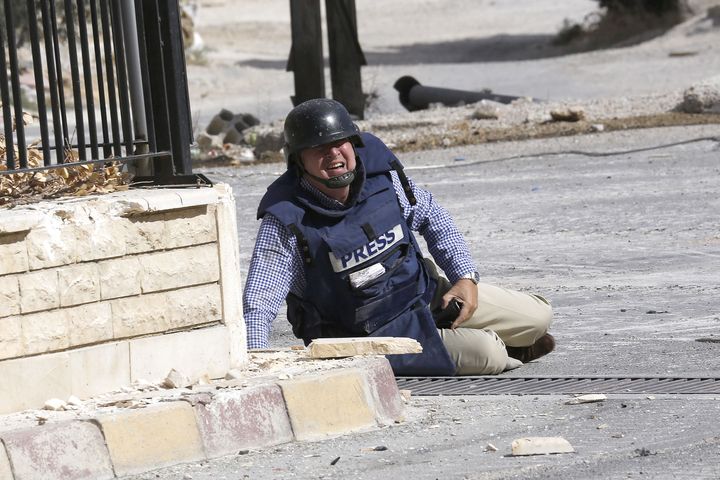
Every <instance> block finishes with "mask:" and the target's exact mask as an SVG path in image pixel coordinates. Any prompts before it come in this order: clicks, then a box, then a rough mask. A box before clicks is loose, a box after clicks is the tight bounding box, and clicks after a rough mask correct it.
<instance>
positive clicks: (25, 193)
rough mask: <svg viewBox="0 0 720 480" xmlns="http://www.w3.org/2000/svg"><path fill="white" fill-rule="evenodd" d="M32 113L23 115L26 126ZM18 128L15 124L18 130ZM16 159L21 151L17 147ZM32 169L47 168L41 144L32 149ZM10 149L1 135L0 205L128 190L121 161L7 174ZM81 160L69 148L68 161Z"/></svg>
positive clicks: (30, 121)
mask: <svg viewBox="0 0 720 480" xmlns="http://www.w3.org/2000/svg"><path fill="white" fill-rule="evenodd" d="M32 121H33V118H32V116H31V115H29V114H25V115H23V123H24V124H25V125H28V124H30V123H32ZM14 127H15V125H13V129H14ZM13 151H14V152H15V154H14V158H16V159H17V158H18V148H17V146H16V145H13ZM27 153H28V169H37V168H42V167H43V164H44V162H43V154H42V150H41V149H40V147H38V142H34V143H33V144H31V145H30V146H29V147H28V149H27ZM6 154H7V147H6V143H5V136H4V135H0V206H12V205H19V204H25V203H33V202H37V201H39V200H43V199H47V198H55V197H59V196H83V195H89V194H92V193H109V192H114V191H118V190H125V189H127V188H128V187H127V184H128V176H127V174H126V173H124V172H122V170H121V165H120V163H118V162H112V161H109V162H106V163H104V164H99V165H92V164H91V165H73V166H67V167H62V166H56V167H53V168H49V169H43V170H39V171H27V172H17V173H3V172H4V171H7V165H6V161H7V155H6ZM76 161H78V158H77V152H76V151H74V150H70V149H67V150H66V151H65V162H76Z"/></svg>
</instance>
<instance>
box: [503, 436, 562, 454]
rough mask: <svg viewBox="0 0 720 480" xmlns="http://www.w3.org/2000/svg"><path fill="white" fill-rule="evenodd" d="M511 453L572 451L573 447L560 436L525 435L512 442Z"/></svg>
mask: <svg viewBox="0 0 720 480" xmlns="http://www.w3.org/2000/svg"><path fill="white" fill-rule="evenodd" d="M511 448H512V455H513V456H516V457H517V456H524V455H547V454H550V453H572V452H574V451H575V449H574V448H573V447H572V445H570V442H568V441H567V440H565V439H564V438H562V437H525V438H518V439H516V440H513V442H512V446H511Z"/></svg>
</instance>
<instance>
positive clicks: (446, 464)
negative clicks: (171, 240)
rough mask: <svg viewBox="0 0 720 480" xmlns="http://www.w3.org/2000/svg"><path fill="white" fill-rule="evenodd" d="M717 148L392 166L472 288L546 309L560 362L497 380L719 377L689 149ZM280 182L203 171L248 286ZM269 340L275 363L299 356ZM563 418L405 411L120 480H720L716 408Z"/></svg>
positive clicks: (510, 401) (710, 162)
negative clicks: (538, 301) (275, 349)
mask: <svg viewBox="0 0 720 480" xmlns="http://www.w3.org/2000/svg"><path fill="white" fill-rule="evenodd" d="M716 135H718V130H717V127H716V126H709V127H682V128H665V129H652V130H637V131H625V132H617V133H612V134H610V133H608V134H600V135H593V136H583V137H568V138H558V139H547V140H540V141H529V142H518V143H507V144H495V145H480V146H473V147H464V148H458V149H452V150H437V151H428V152H418V153H411V154H405V155H403V156H402V157H401V160H402V161H403V162H404V164H405V166H406V167H407V169H408V173H409V174H410V176H411V177H412V178H413V179H414V180H415V181H416V182H418V183H419V184H421V185H423V186H425V187H427V188H428V189H430V190H431V191H432V192H433V193H434V195H435V197H436V199H437V200H438V201H439V202H440V203H441V204H442V205H444V206H445V207H446V208H447V209H448V210H449V211H450V212H451V214H452V215H453V217H454V219H455V221H456V223H457V224H458V225H459V227H460V229H461V231H463V232H464V234H465V236H466V238H467V241H468V242H469V244H470V247H471V251H472V252H473V254H474V255H475V258H476V261H477V263H478V266H479V269H480V272H481V273H482V275H483V276H484V281H488V282H490V283H497V284H501V285H503V286H506V287H510V288H516V289H521V290H527V291H533V292H537V293H540V294H542V295H544V296H546V297H548V298H550V300H551V301H552V303H553V306H554V311H555V323H554V326H553V328H552V331H553V333H554V334H555V335H556V338H557V342H558V346H557V350H556V352H554V353H553V354H551V355H549V356H548V357H545V358H543V359H541V360H539V361H536V362H532V363H530V364H528V365H526V366H524V367H522V368H520V369H517V370H515V371H512V372H508V374H507V375H512V376H526V375H670V376H718V373H719V372H720V356H719V355H718V351H719V350H718V349H719V348H720V344H719V343H717V342H716V341H720V299H719V298H720V295H719V294H720V282H719V281H718V280H720V274H719V273H718V271H720V220H719V217H718V213H717V212H718V211H720V194H719V192H720V162H719V159H720V143H718V141H717V140H708V139H704V140H701V139H703V138H707V137H711V136H716ZM673 143H675V145H673V146H665V147H662V145H668V144H673ZM581 152H582V153H581ZM613 152H614V153H613ZM281 170H282V165H279V164H276V165H263V166H257V167H246V168H241V169H226V168H218V169H208V170H205V171H204V173H206V174H207V175H208V176H209V177H211V178H213V179H215V180H217V181H223V182H227V183H229V184H231V185H232V186H233V189H234V191H235V193H236V199H237V202H238V226H239V237H240V248H241V262H242V268H243V270H246V268H247V262H248V259H249V256H250V253H251V249H252V244H253V242H254V237H255V232H256V229H257V225H258V224H257V222H255V221H254V210H255V208H256V206H257V203H258V201H259V199H260V197H261V195H262V193H263V191H264V189H265V187H266V186H267V185H268V184H269V183H270V182H271V181H272V179H273V178H274V176H275V175H276V174H277V173H279V172H280V171H281ZM275 323H276V325H275V329H274V333H273V337H272V342H273V345H275V346H284V345H289V344H293V343H297V342H298V341H297V340H295V339H293V338H292V337H291V335H290V334H289V329H288V328H287V326H286V322H285V321H284V319H283V318H279V319H278V320H277V321H276V322H275ZM698 339H705V340H709V341H697V340H698ZM565 400H567V397H564V396H551V395H550V396H485V397H480V396H478V397H439V398H429V397H413V399H412V400H411V401H410V405H409V414H408V420H407V422H405V423H403V424H401V425H398V426H396V427H392V428H389V429H382V430H378V431H374V432H366V433H361V434H356V435H350V436H346V437H343V438H338V439H328V440H325V441H322V442H315V443H295V444H288V445H282V446H279V447H277V448H272V449H267V450H263V451H259V452H249V453H247V454H242V455H237V456H234V457H227V458H224V459H220V460H216V461H212V462H206V463H203V464H198V465H186V466H179V467H173V468H170V469H166V470H162V471H159V472H153V473H150V474H145V475H140V476H137V477H132V478H137V479H140V478H143V479H150V478H161V479H171V478H172V479H175V478H188V479H189V478H193V479H210V478H213V479H220V478H227V479H236V478H251V479H271V478H368V479H371V478H373V479H374V478H478V479H479V478H660V479H666V478H667V479H670V478H720V424H718V421H717V419H718V418H719V417H720V415H719V413H720V397H719V396H697V395H696V396H680V395H656V396H655V397H651V398H648V397H646V396H610V398H609V399H608V400H607V401H605V402H602V403H598V404H587V405H575V406H569V405H565V404H564V401H565ZM522 436H563V437H564V438H566V439H567V440H568V441H570V443H571V444H572V445H573V446H574V447H575V449H576V453H574V454H565V455H552V456H542V457H523V458H513V457H509V456H507V454H508V453H509V450H510V442H511V441H512V440H513V439H514V438H518V437H522ZM488 443H492V444H493V445H495V446H496V447H497V448H498V451H497V452H488V451H486V446H487V444H488ZM379 445H383V446H386V447H387V450H384V451H374V450H371V449H372V447H376V446H379ZM337 457H340V460H338V461H337V462H336V463H335V464H334V465H331V462H332V461H333V460H334V459H336V458H337Z"/></svg>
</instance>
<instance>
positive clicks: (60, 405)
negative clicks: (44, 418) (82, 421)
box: [43, 398, 67, 411]
mask: <svg viewBox="0 0 720 480" xmlns="http://www.w3.org/2000/svg"><path fill="white" fill-rule="evenodd" d="M66 406H67V403H65V401H64V400H60V399H59V398H51V399H50V400H48V401H47V402H45V405H43V410H55V411H61V410H65V407H66Z"/></svg>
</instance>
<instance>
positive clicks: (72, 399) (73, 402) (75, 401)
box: [67, 395, 83, 407]
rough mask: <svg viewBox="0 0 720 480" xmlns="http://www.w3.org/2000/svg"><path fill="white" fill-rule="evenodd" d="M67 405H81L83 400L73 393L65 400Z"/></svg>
mask: <svg viewBox="0 0 720 480" xmlns="http://www.w3.org/2000/svg"><path fill="white" fill-rule="evenodd" d="M67 404H68V405H72V406H73V407H82V405H83V402H82V400H80V399H79V398H78V397H76V396H75V395H70V398H68V400H67Z"/></svg>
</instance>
